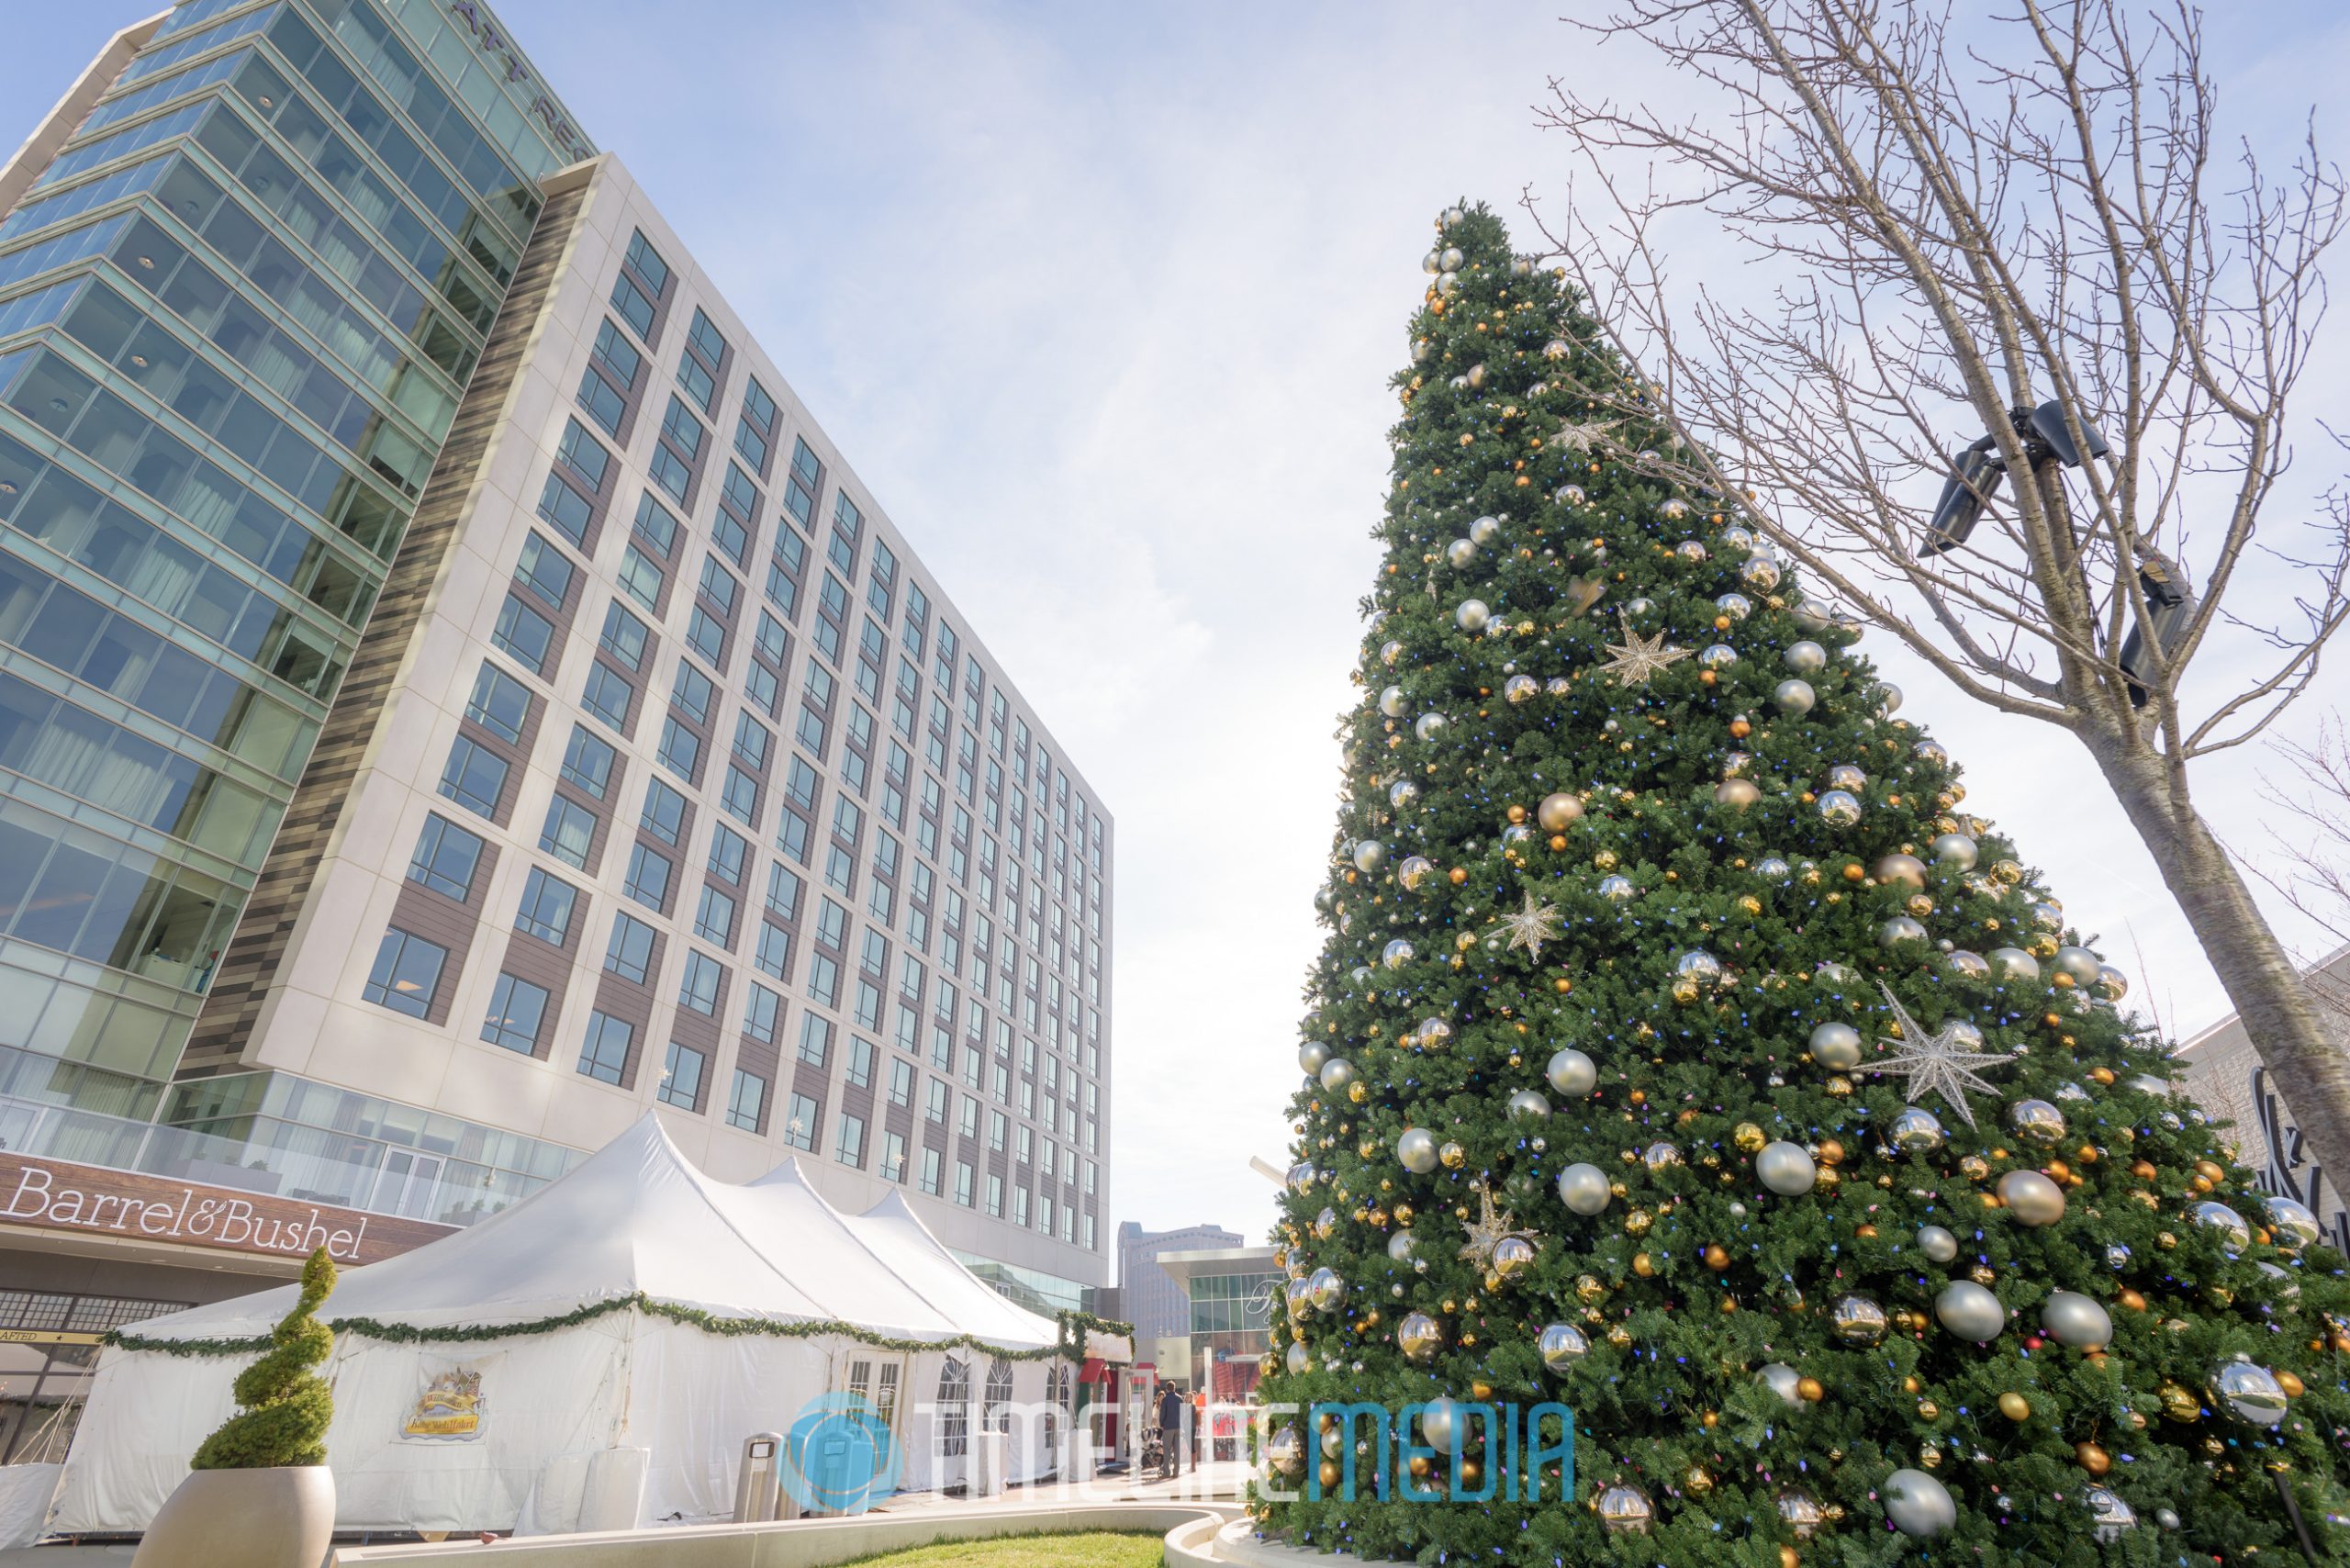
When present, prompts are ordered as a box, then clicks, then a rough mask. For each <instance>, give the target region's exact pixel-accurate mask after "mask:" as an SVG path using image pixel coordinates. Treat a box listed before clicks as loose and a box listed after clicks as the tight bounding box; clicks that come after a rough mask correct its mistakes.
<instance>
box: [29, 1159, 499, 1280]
mask: <svg viewBox="0 0 2350 1568" xmlns="http://www.w3.org/2000/svg"><path fill="white" fill-rule="evenodd" d="M13 1226H29V1227H32V1228H36V1229H42V1230H62V1231H72V1232H74V1233H76V1234H82V1235H96V1236H107V1237H114V1238H119V1239H121V1240H124V1241H159V1242H171V1243H173V1244H175V1245H178V1246H183V1247H208V1248H214V1249H219V1250H222V1251H229V1252H244V1253H252V1254H259V1255H261V1256H263V1257H279V1258H289V1259H292V1258H302V1257H306V1256H308V1254H309V1253H310V1252H312V1251H313V1250H315V1249H318V1248H320V1247H323V1248H325V1249H327V1256H329V1257H330V1258H332V1259H333V1260H335V1261H336V1262H338V1263H342V1264H352V1263H373V1262H375V1261H376V1260H379V1259H384V1258H390V1257H394V1256H396V1255H397V1254H399V1253H402V1252H406V1251H408V1250H409V1249H412V1248H417V1247H421V1246H423V1245H424V1244H425V1243H426V1242H428V1241H434V1240H438V1239H439V1238H442V1237H443V1236H447V1235H449V1234H450V1233H451V1231H453V1229H454V1228H455V1227H454V1226H445V1225H432V1224H430V1223H428V1222H426V1221H423V1220H415V1219H401V1218H397V1217H396V1216H394V1215H375V1214H363V1213H361V1212H360V1211H359V1210H357V1209H346V1208H339V1207H335V1206H333V1205H331V1204H311V1203H304V1202H300V1201H298V1200H296V1199H289V1198H280V1197H274V1196H272V1195H270V1194H268V1193H241V1192H238V1191H235V1190H234V1189H232V1188H228V1187H209V1186H204V1185H201V1184H198V1183H195V1182H173V1181H172V1180H170V1179H168V1178H166V1177H161V1176H148V1175H143V1174H140V1173H139V1172H136V1171H129V1170H106V1169H105V1168H104V1167H101V1166H95V1165H73V1164H69V1163H66V1162H65V1161H62V1160H52V1159H28V1158H27V1157H25V1156H23V1155H20V1154H9V1153H6V1152H0V1227H13ZM0 1234H5V1230H0Z"/></svg>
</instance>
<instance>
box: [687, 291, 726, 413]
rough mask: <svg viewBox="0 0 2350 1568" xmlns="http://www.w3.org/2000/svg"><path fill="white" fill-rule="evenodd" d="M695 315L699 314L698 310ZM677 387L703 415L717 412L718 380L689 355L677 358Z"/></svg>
mask: <svg viewBox="0 0 2350 1568" xmlns="http://www.w3.org/2000/svg"><path fill="white" fill-rule="evenodd" d="M696 313H697V314H699V310H697V312H696ZM677 385H678V386H682V387H684V388H685V389H686V396H687V397H688V398H692V399H693V400H694V404H695V406H696V407H698V408H699V409H701V411H702V412H703V413H705V414H715V413H716V412H717V411H718V409H717V403H718V378H717V377H716V376H714V375H711V373H710V372H709V371H708V370H706V369H704V368H703V366H702V363H701V361H699V360H698V359H696V358H695V357H694V356H693V355H691V354H680V355H679V356H678V357H677Z"/></svg>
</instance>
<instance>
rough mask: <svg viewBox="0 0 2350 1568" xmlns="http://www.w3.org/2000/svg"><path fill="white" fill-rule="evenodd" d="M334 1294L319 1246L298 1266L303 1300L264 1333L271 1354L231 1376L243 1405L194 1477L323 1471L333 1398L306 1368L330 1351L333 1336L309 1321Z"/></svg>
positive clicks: (329, 1266)
mask: <svg viewBox="0 0 2350 1568" xmlns="http://www.w3.org/2000/svg"><path fill="white" fill-rule="evenodd" d="M333 1289H334V1260H332V1259H331V1258H329V1257H328V1256H327V1249H325V1248H323V1247H321V1248H319V1249H318V1250H317V1251H315V1252H313V1253H311V1254H310V1260H309V1261H308V1262H307V1263H305V1264H303V1265H302V1294H301V1298H300V1299H299V1300H297V1302H295V1304H294V1310H293V1311H291V1312H289V1313H287V1314H286V1315H285V1316H284V1317H283V1318H281V1319H279V1320H278V1324H277V1327H275V1328H273V1329H272V1330H270V1335H269V1338H270V1348H269V1349H268V1350H266V1351H264V1352H263V1354H262V1358H261V1360H259V1361H255V1362H254V1363H253V1364H252V1365H251V1366H249V1367H247V1368H246V1369H245V1370H244V1371H243V1372H240V1373H238V1374H237V1389H236V1393H237V1403H238V1404H239V1405H240V1406H243V1408H242V1409H241V1410H239V1411H238V1412H237V1414H235V1415H234V1416H231V1417H229V1418H228V1419H227V1420H226V1421H223V1422H222V1423H220V1426H219V1428H218V1430H216V1431H215V1432H214V1433H213V1434H212V1435H211V1436H210V1437H208V1438H207V1439H204V1446H203V1447H201V1448H199V1449H197V1450H196V1458H195V1459H194V1460H193V1461H191V1462H190V1467H191V1468H193V1469H196V1470H274V1469H277V1468H279V1467H281V1466H285V1465H297V1464H324V1463H325V1462H326V1458H327V1440H326V1439H327V1424H328V1423H329V1422H330V1421H331V1420H333V1419H334V1396H333V1395H332V1394H330V1393H329V1392H328V1391H327V1385H326V1380H325V1379H324V1378H321V1377H320V1376H319V1374H318V1373H317V1372H315V1371H313V1370H312V1369H313V1368H315V1367H317V1366H318V1365H319V1362H321V1361H325V1360H326V1359H327V1354H328V1352H329V1351H330V1350H333V1349H334V1330H333V1329H331V1328H329V1327H327V1326H326V1325H325V1324H323V1323H321V1322H319V1320H318V1318H317V1317H316V1316H314V1315H315V1314H316V1313H317V1311H318V1309H319V1303H321V1302H323V1301H325V1300H326V1299H327V1295H328V1293H329V1292H330V1291H332V1290H333Z"/></svg>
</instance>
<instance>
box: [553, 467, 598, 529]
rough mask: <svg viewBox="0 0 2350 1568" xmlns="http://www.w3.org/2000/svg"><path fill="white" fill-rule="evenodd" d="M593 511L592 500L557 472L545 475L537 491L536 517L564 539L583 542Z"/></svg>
mask: <svg viewBox="0 0 2350 1568" xmlns="http://www.w3.org/2000/svg"><path fill="white" fill-rule="evenodd" d="M595 513H596V507H595V503H594V502H592V501H590V500H588V498H587V497H585V496H583V495H581V494H580V493H579V492H578V491H577V490H575V489H573V488H572V487H570V486H569V485H567V484H565V482H564V480H563V476H561V475H559V474H549V475H548V476H547V482H546V485H545V487H544V488H543V489H541V490H540V491H539V516H540V517H541V518H543V519H544V520H545V521H548V522H550V523H553V524H554V527H555V529H556V530H557V531H558V532H561V533H562V535H563V536H564V537H565V539H568V540H570V541H571V542H572V543H574V544H580V543H586V541H587V538H588V521H590V520H591V519H592V518H593V517H594V516H595Z"/></svg>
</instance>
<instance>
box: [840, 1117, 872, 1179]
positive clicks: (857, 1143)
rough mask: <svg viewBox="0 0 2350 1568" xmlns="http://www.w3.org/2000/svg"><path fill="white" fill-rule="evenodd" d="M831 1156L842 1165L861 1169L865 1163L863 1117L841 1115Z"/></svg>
mask: <svg viewBox="0 0 2350 1568" xmlns="http://www.w3.org/2000/svg"><path fill="white" fill-rule="evenodd" d="M833 1158H834V1159H837V1160H839V1161H840V1162H841V1163H842V1164H843V1165H847V1166H853V1167H856V1168H858V1169H862V1168H863V1167H864V1164H865V1118H864V1117H862V1116H851V1115H843V1116H842V1117H841V1122H840V1126H839V1128H838V1129H837V1134H836V1137H835V1138H834V1144H833Z"/></svg>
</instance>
